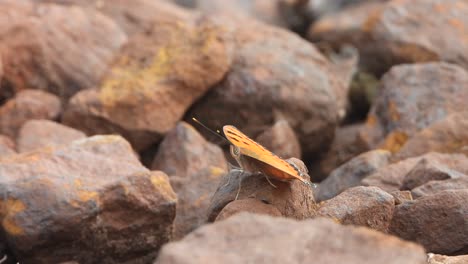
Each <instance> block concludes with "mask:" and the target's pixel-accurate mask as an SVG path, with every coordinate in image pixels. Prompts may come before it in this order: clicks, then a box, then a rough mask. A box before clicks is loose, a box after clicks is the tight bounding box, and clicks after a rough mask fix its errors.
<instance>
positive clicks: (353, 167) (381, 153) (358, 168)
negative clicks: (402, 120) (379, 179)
mask: <svg viewBox="0 0 468 264" xmlns="http://www.w3.org/2000/svg"><path fill="white" fill-rule="evenodd" d="M389 158H390V152H388V151H385V150H374V151H370V152H366V153H363V154H361V155H359V156H357V157H355V158H353V159H351V160H350V161H348V162H347V163H345V164H343V165H341V166H340V167H338V168H337V169H335V170H334V171H332V172H331V173H330V175H329V176H328V177H327V178H326V179H325V180H323V181H322V182H321V183H320V184H319V186H318V188H317V190H316V191H315V192H314V194H315V199H316V200H317V201H318V202H320V201H324V200H327V199H330V198H332V197H334V196H336V195H338V194H339V193H341V192H342V191H344V190H346V189H348V188H350V187H354V186H358V185H360V184H361V180H362V179H363V178H365V177H366V176H368V175H370V174H372V173H373V172H375V171H376V170H378V169H380V168H381V167H384V166H386V165H387V164H388V163H389Z"/></svg>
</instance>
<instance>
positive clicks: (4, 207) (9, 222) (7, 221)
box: [0, 199, 26, 236]
mask: <svg viewBox="0 0 468 264" xmlns="http://www.w3.org/2000/svg"><path fill="white" fill-rule="evenodd" d="M25 209H26V206H25V205H24V203H23V202H22V201H20V200H15V199H8V200H6V201H0V210H1V211H0V216H3V220H2V226H3V229H4V230H5V231H6V232H7V233H9V234H11V235H15V236H16V235H22V234H23V233H24V231H23V229H22V228H21V227H20V226H18V225H17V224H16V223H15V220H14V217H15V216H16V215H17V214H18V213H21V212H23V211H24V210H25Z"/></svg>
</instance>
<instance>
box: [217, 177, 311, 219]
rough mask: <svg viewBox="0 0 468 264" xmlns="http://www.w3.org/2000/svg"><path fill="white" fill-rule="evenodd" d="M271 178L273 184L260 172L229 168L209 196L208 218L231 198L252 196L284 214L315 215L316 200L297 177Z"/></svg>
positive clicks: (296, 215) (241, 198)
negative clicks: (283, 180)
mask: <svg viewBox="0 0 468 264" xmlns="http://www.w3.org/2000/svg"><path fill="white" fill-rule="evenodd" d="M270 181H271V183H273V184H274V185H275V186H276V187H273V186H272V185H271V184H270V183H269V182H268V181H267V179H266V177H265V176H264V175H262V174H251V173H249V172H244V171H240V170H231V171H230V172H229V173H228V174H227V175H226V176H225V177H224V178H223V179H222V180H221V182H220V184H219V187H218V189H217V190H216V192H215V193H214V194H213V197H212V198H211V204H210V208H209V210H208V219H209V220H210V221H214V220H215V219H216V217H217V216H218V214H219V213H220V212H221V210H223V208H224V207H225V206H226V205H227V204H229V203H230V202H232V201H235V200H243V199H251V198H253V199H256V200H257V201H260V202H263V203H265V204H269V205H272V206H273V207H275V208H276V209H277V210H278V211H279V212H281V215H282V216H285V217H290V218H295V219H306V218H310V217H312V216H313V215H314V213H315V209H316V204H315V201H314V197H313V189H311V187H310V186H307V185H305V184H304V183H302V182H300V181H298V180H293V181H291V182H280V181H276V180H273V179H271V180H270Z"/></svg>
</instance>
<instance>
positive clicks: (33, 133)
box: [16, 120, 86, 152]
mask: <svg viewBox="0 0 468 264" xmlns="http://www.w3.org/2000/svg"><path fill="white" fill-rule="evenodd" d="M85 137H86V135H85V134H84V133H83V132H81V131H78V130H76V129H73V128H70V127H67V126H64V125H61V124H59V123H56V122H53V121H49V120H29V121H27V122H26V123H24V125H23V126H22V127H21V129H20V131H19V133H18V138H17V140H16V141H17V148H18V152H26V151H31V150H34V149H38V148H42V147H47V146H48V147H52V146H59V145H66V144H69V143H71V142H72V141H74V140H77V139H82V138H85Z"/></svg>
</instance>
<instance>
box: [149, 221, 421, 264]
mask: <svg viewBox="0 0 468 264" xmlns="http://www.w3.org/2000/svg"><path fill="white" fill-rule="evenodd" d="M252 245H255V246H252ZM291 245H294V246H291ZM310 260H313V262H314V263H349V264H354V263H360V264H365V263H389V264H391V263H399V264H403V263H414V264H416V263H418V264H423V263H426V262H425V260H426V256H425V254H424V250H423V248H422V247H421V246H419V245H416V244H414V243H411V242H406V241H403V240H401V239H398V238H396V237H393V236H389V235H385V234H382V233H380V232H377V231H374V230H370V229H367V228H364V227H353V226H341V225H338V224H336V223H333V221H330V220H326V219H312V220H306V221H299V222H298V221H294V220H291V219H284V218H279V217H271V216H263V215H254V214H249V213H242V214H238V215H235V216H233V217H230V218H228V219H226V220H224V221H219V222H216V223H214V224H211V225H206V226H204V227H202V228H199V229H197V230H196V231H195V232H193V233H191V234H190V235H188V236H187V237H186V238H184V239H183V240H182V241H179V242H175V243H169V244H167V245H165V246H164V247H163V248H162V250H161V252H160V254H159V257H158V259H157V261H156V262H155V263H157V264H166V263H171V264H182V263H227V264H229V263H272V264H276V263H306V262H308V261H310Z"/></svg>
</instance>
